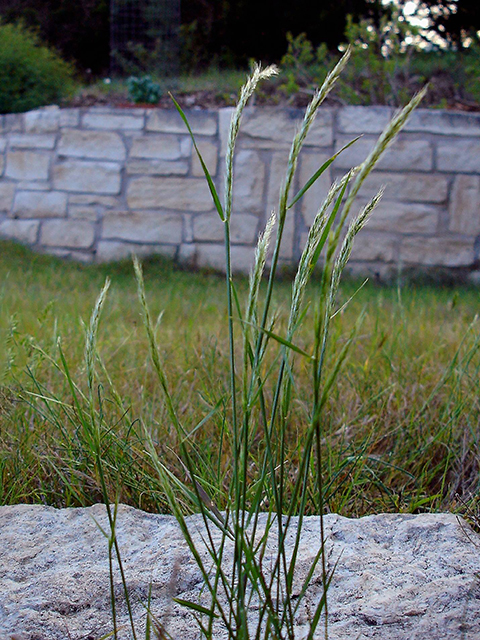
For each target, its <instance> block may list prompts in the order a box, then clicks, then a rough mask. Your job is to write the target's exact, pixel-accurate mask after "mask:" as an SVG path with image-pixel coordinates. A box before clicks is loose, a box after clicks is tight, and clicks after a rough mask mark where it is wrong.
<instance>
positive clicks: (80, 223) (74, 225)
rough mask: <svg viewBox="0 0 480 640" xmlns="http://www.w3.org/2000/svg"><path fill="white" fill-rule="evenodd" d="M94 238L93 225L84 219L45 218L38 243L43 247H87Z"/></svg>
mask: <svg viewBox="0 0 480 640" xmlns="http://www.w3.org/2000/svg"><path fill="white" fill-rule="evenodd" d="M94 240H95V227H94V225H93V224H92V223H91V222H86V221H84V220H68V219H64V220H45V221H44V222H43V223H42V228H41V230H40V243H41V244H42V245H44V246H45V247H67V248H71V249H88V248H89V247H91V246H92V245H93V242H94Z"/></svg>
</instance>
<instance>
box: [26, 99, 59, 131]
mask: <svg viewBox="0 0 480 640" xmlns="http://www.w3.org/2000/svg"><path fill="white" fill-rule="evenodd" d="M23 118H24V124H25V131H26V133H50V132H53V131H58V127H59V125H60V109H59V108H58V107H57V106H56V105H52V106H49V107H43V108H42V109H36V110H35V111H29V112H28V113H24V114H23Z"/></svg>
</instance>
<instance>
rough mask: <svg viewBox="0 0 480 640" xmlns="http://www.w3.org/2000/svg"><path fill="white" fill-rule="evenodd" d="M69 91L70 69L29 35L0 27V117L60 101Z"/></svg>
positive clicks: (16, 27) (19, 28) (18, 27)
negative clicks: (4, 114)
mask: <svg viewBox="0 0 480 640" xmlns="http://www.w3.org/2000/svg"><path fill="white" fill-rule="evenodd" d="M72 89H73V68H72V67H71V66H70V65H69V64H67V63H66V62H65V61H63V60H62V59H61V58H60V56H59V55H58V54H57V53H55V52H54V51H53V50H51V49H48V48H47V47H45V46H43V45H41V43H40V41H39V39H38V37H37V36H36V34H35V33H33V32H32V31H30V30H28V29H26V28H24V27H23V26H21V25H19V24H17V25H13V24H1V23H0V113H9V112H14V113H15V112H21V111H28V110H29V109H35V108H36V107H40V106H42V105H45V104H52V103H55V102H58V101H60V100H62V98H64V97H66V96H67V95H68V94H69V93H70V92H71V91H72Z"/></svg>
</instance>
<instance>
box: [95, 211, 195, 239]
mask: <svg viewBox="0 0 480 640" xmlns="http://www.w3.org/2000/svg"><path fill="white" fill-rule="evenodd" d="M182 229H183V222H182V216H181V215H179V214H176V213H163V212H160V211H155V212H143V213H130V212H124V213H123V212H122V213H120V212H114V213H108V214H105V215H104V217H103V230H102V239H115V240H129V241H131V242H144V243H145V242H148V243H157V244H158V243H165V244H180V243H181V241H182Z"/></svg>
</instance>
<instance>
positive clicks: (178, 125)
mask: <svg viewBox="0 0 480 640" xmlns="http://www.w3.org/2000/svg"><path fill="white" fill-rule="evenodd" d="M185 115H186V116H187V120H188V123H189V125H190V127H191V129H192V131H193V133H194V134H196V135H207V136H213V135H215V134H216V133H217V114H216V113H215V112H211V111H197V110H195V111H194V110H187V111H185ZM145 128H146V130H147V131H160V132H162V133H180V134H185V133H188V130H187V127H186V126H185V123H184V122H183V120H182V118H181V117H180V114H179V113H178V111H177V110H176V109H152V110H149V111H148V113H147V124H146V127H145Z"/></svg>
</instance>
